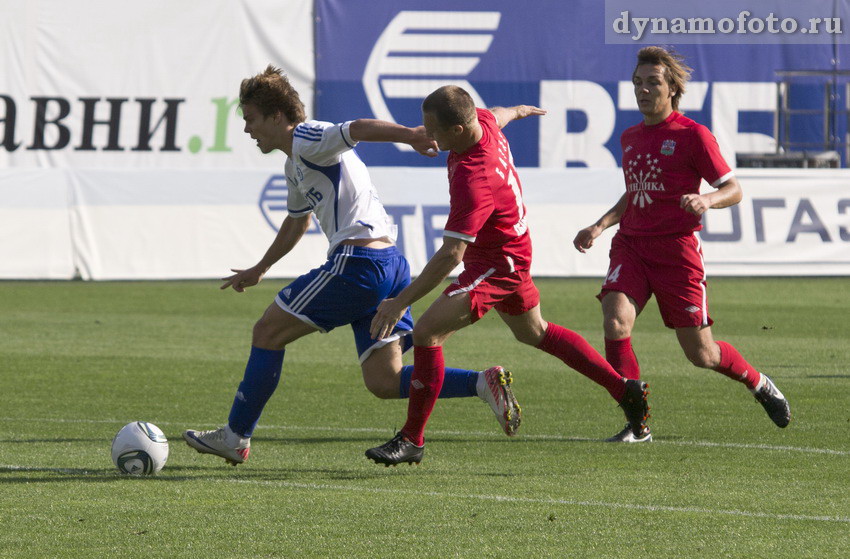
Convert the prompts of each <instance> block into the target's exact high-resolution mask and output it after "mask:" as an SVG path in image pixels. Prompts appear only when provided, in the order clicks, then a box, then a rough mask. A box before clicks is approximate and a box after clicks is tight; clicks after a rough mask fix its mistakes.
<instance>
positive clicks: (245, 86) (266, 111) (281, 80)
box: [239, 64, 307, 124]
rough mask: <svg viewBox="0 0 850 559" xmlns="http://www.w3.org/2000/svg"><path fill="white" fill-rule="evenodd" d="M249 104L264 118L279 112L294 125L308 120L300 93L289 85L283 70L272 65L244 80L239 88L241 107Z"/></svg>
mask: <svg viewBox="0 0 850 559" xmlns="http://www.w3.org/2000/svg"><path fill="white" fill-rule="evenodd" d="M247 104H251V105H254V106H256V107H257V109H258V110H259V111H260V113H261V114H262V115H263V117H268V116H271V115H273V114H275V113H277V112H278V111H279V112H281V113H283V116H285V117H286V118H287V119H288V120H289V122H291V123H293V124H298V123H300V122H304V121H305V120H306V119H307V117H306V113H305V112H304V103H302V102H301V98H300V97H299V96H298V92H297V91H295V88H294V87H292V84H291V83H289V79H287V77H286V75H284V73H283V70H281V69H280V68H276V67H275V66H272V65H271V64H269V65H268V67H266V70H265V71H264V72H262V73H260V74H257V75H256V76H253V77H251V78H246V79H244V80H242V84H241V85H240V86H239V105H240V106H241V105H247Z"/></svg>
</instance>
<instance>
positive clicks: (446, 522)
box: [0, 278, 850, 559]
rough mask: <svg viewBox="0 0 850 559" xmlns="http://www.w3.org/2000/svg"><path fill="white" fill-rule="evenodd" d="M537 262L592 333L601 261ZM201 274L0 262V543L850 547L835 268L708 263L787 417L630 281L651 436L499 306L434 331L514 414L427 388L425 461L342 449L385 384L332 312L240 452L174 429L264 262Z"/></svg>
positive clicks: (570, 319)
mask: <svg viewBox="0 0 850 559" xmlns="http://www.w3.org/2000/svg"><path fill="white" fill-rule="evenodd" d="M538 284H539V287H540V290H541V293H542V296H543V314H544V316H545V317H546V318H547V319H549V320H551V321H553V322H558V323H560V324H563V325H565V326H567V327H570V328H572V329H574V330H577V331H579V332H581V333H582V334H584V335H585V336H586V337H587V338H588V339H589V340H590V341H591V343H593V344H594V346H595V347H597V348H601V347H602V329H601V313H600V310H599V305H598V303H597V302H596V301H595V300H594V299H593V295H594V294H595V293H596V289H597V285H598V281H595V280H542V281H539V282H538ZM217 285H218V284H216V283H210V282H162V283H157V282H151V283H135V282H134V283H83V282H68V283H64V282H59V283H57V282H0V403H2V404H0V426H2V433H0V525H2V530H0V558H9V557H16V558H17V557H22V558H64V557H69V558H89V557H98V558H114V557H123V556H131V557H163V558H205V559H206V558H219V557H238V558H265V557H402V556H405V557H592V558H596V557H635V558H637V557H642V558H648V557H652V558H657V557H670V558H682V557H700V558H706V557H741V558H754V557H765V558H768V557H769V558H780V557H788V558H795V559H796V558H801V557H812V558H818V559H822V558H828V557H847V553H848V551H847V550H848V549H850V481H848V469H850V468H849V467H848V466H850V441H848V436H847V433H848V430H850V410H848V402H850V372H848V368H847V363H848V360H850V339H848V338H850V336H848V327H847V316H848V314H850V297H848V294H850V289H848V282H847V279H845V278H835V279H725V278H720V279H715V280H713V281H712V282H711V283H710V285H709V297H710V299H709V300H710V303H711V309H712V315H713V317H714V319H715V321H716V322H717V323H716V324H715V326H714V333H715V337H716V338H717V339H723V340H727V341H729V342H731V343H733V344H734V345H735V346H736V347H738V349H739V350H740V351H741V352H742V353H743V354H744V356H745V357H746V358H747V359H748V360H749V361H750V362H751V363H753V364H754V365H755V366H756V367H758V368H759V369H760V370H762V371H763V372H766V373H768V374H770V375H771V376H772V378H773V379H774V380H775V382H776V384H777V385H778V386H779V388H780V389H781V390H782V391H783V392H784V393H785V395H786V396H787V397H788V399H789V401H790V403H791V406H792V411H793V420H792V423H791V425H790V426H789V427H788V428H787V429H784V430H781V429H778V428H776V427H775V426H774V425H773V423H771V421H770V420H769V419H768V417H767V415H766V414H765V413H764V411H763V410H762V408H761V406H760V405H758V404H757V403H756V402H755V400H754V399H753V398H752V396H750V394H749V393H748V392H747V391H746V389H745V388H744V387H743V386H742V385H740V384H738V383H736V382H733V381H731V380H729V379H727V378H725V377H723V376H721V375H719V374H716V373H713V372H711V371H704V370H700V369H696V368H694V367H693V366H692V365H690V364H689V363H688V362H687V361H686V359H685V357H684V356H683V354H682V353H681V350H680V349H679V347H678V345H677V344H676V341H675V336H674V334H673V333H672V332H671V331H669V330H667V329H665V328H664V327H663V326H662V325H661V321H660V318H659V316H658V312H657V310H656V308H655V303H654V302H651V303H650V304H649V306H648V308H647V309H646V312H645V313H644V314H643V315H642V316H641V317H640V318H639V319H638V324H637V328H636V333H635V335H634V344H635V348H636V351H637V353H638V358H639V360H640V363H641V366H642V368H643V371H644V378H645V379H646V380H648V381H649V383H650V390H651V396H650V399H651V405H652V419H651V421H650V424H651V426H652V429H653V434H654V437H655V442H653V443H652V444H645V445H613V444H606V443H601V442H599V441H600V439H602V438H604V437H607V436H610V435H611V434H613V433H614V432H616V431H617V430H619V429H620V428H621V427H622V424H623V419H622V414H621V413H620V412H619V410H618V408H617V407H616V406H615V405H614V404H613V402H612V401H611V400H610V399H609V397H608V395H607V393H606V392H605V391H604V390H603V389H602V388H600V387H599V386H596V385H595V384H593V383H592V382H590V381H589V380H587V379H585V378H584V377H582V376H581V375H579V374H578V373H576V372H574V371H572V370H569V369H567V368H566V367H565V366H564V365H563V364H562V363H560V362H559V361H557V360H556V359H555V358H553V357H551V356H549V355H547V354H544V353H542V352H539V351H536V350H534V349H532V348H529V347H526V346H521V345H520V344H519V343H517V342H514V341H513V340H512V339H511V337H510V335H509V332H508V330H507V328H506V327H505V326H503V325H502V324H501V322H500V321H499V320H498V317H497V316H495V314H494V315H492V316H487V317H485V319H484V320H482V321H481V323H479V324H477V325H476V326H474V327H472V328H468V329H466V330H464V331H462V332H460V333H458V334H457V335H456V336H455V337H453V338H452V339H451V340H450V341H449V342H448V344H447V345H446V348H445V355H446V362H447V364H449V365H452V366H464V367H469V368H476V369H480V368H485V367H487V366H490V365H494V364H502V365H504V366H505V367H507V368H509V369H510V370H512V371H513V372H514V378H515V384H514V388H515V393H516V395H517V397H518V398H519V400H520V403H521V404H522V407H523V411H524V418H523V425H522V428H521V429H520V433H519V435H518V436H517V437H515V438H513V439H508V438H507V437H505V436H504V435H503V434H501V432H500V431H499V429H498V426H497V424H496V421H495V419H494V418H493V416H492V413H491V412H490V410H489V408H488V407H487V406H486V404H484V403H482V402H481V401H479V400H477V399H454V400H443V401H440V402H438V404H437V407H436V409H435V412H434V415H433V416H432V420H431V423H430V424H429V431H428V433H427V435H428V447H427V453H426V456H425V460H424V461H423V462H422V464H421V465H420V466H418V467H409V466H403V467H398V468H384V467H379V466H376V465H375V464H373V463H372V462H370V461H367V460H366V459H365V457H364V456H363V452H364V451H365V450H366V449H367V448H369V447H370V446H374V445H375V444H378V443H381V442H384V441H385V440H386V439H388V438H389V437H390V436H392V435H393V433H394V429H396V428H398V427H400V426H401V425H402V424H403V422H404V417H405V413H406V406H407V404H406V401H400V400H397V401H386V400H383V401H382V400H378V399H376V398H374V397H373V396H371V395H370V394H369V393H368V392H367V391H366V389H365V388H364V387H363V384H362V381H361V379H360V372H359V367H358V365H357V361H356V354H355V351H354V343H353V340H352V339H351V334H350V331H349V330H347V329H339V330H337V331H334V332H332V333H330V334H328V335H318V334H317V335H313V336H309V337H307V338H304V339H302V340H299V341H298V342H296V343H295V344H293V345H291V346H290V347H289V348H288V351H287V356H286V362H285V366H284V374H283V380H282V381H281V384H280V386H279V388H278V390H277V393H276V394H275V396H274V397H273V398H272V400H271V401H270V403H269V405H268V407H267V408H266V411H265V414H264V415H263V418H262V420H261V425H260V427H259V428H258V429H257V432H256V433H255V437H254V441H253V449H252V450H253V452H252V455H251V460H250V461H249V462H247V463H246V464H244V465H242V466H239V467H238V468H232V467H230V466H227V465H226V464H225V463H224V461H223V460H221V459H217V458H214V457H211V456H208V455H200V454H198V453H196V452H195V451H194V450H192V449H190V448H189V447H187V446H186V445H185V444H184V443H183V442H182V440H181V439H180V433H181V431H182V430H183V429H186V428H211V427H217V426H220V425H221V424H223V423H224V421H225V420H226V417H227V414H228V411H229V409H230V403H231V401H232V398H233V394H234V391H235V388H236V385H237V384H238V382H239V380H240V379H241V376H242V371H243V370H244V363H245V359H246V357H247V351H248V348H249V345H250V332H251V326H252V325H253V323H254V321H255V320H256V318H257V317H259V315H260V313H261V312H262V310H263V309H264V308H265V307H266V306H267V305H268V303H269V302H270V301H271V299H272V297H273V294H274V293H275V292H276V290H277V289H279V288H280V287H281V286H282V285H283V282H281V281H280V280H268V281H266V282H264V283H263V284H262V285H261V286H259V287H258V288H255V289H254V290H252V291H249V292H247V293H245V294H243V295H238V294H235V293H233V292H227V293H222V292H219V290H218V289H217ZM432 298H433V295H432V296H429V297H427V298H426V299H425V301H426V302H427V301H430V300H431V299H432ZM424 308H425V305H424V304H423V305H420V306H418V307H417V308H415V309H414V314H415V315H417V316H418V315H419V314H421V312H422V310H424ZM137 419H142V420H146V421H150V422H153V423H155V424H157V425H158V426H159V427H161V428H162V429H163V430H164V431H165V433H166V435H167V436H168V438H169V440H170V442H171V447H170V450H171V454H170V457H169V460H168V464H167V466H166V468H165V469H164V470H163V471H162V472H161V474H160V475H159V476H157V477H154V478H130V477H126V476H122V475H120V474H118V473H117V471H116V470H114V468H113V466H112V462H111V460H110V453H109V450H110V442H111V439H112V437H113V435H114V434H115V433H116V432H117V431H118V429H119V428H120V427H121V426H122V425H124V424H125V423H127V422H129V421H132V420H137ZM842 549H843V550H844V551H841V550H842Z"/></svg>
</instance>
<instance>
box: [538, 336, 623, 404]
mask: <svg viewBox="0 0 850 559" xmlns="http://www.w3.org/2000/svg"><path fill="white" fill-rule="evenodd" d="M537 348H538V349H542V350H543V351H545V352H546V353H549V354H551V355H554V356H555V357H557V358H558V359H560V360H561V361H563V362H564V363H566V364H567V365H568V366H570V367H572V368H573V369H575V370H576V371H578V372H580V373H581V374H583V375H584V376H586V377H587V378H589V379H590V380H592V381H593V382H595V383H596V384H600V385H602V386H603V387H605V389H606V390H607V391H608V393H609V394H611V397H612V398H614V399H615V400H616V401H617V402H619V401H620V400H622V399H623V394H625V390H626V388H625V384H624V383H623V377H622V376H620V374H619V373H617V371H615V370H614V369H613V368H612V367H611V364H610V363H608V362H607V361H605V359H604V358H603V357H602V356H601V355H599V352H598V351H596V350H595V349H593V346H591V345H590V344H589V343H587V340H585V339H584V338H582V337H581V336H580V335H578V334H577V333H575V332H573V331H572V330H567V329H566V328H564V327H563V326H559V325H557V324H555V323H553V322H550V323H549V327H548V328H547V329H546V334H545V335H544V336H543V340H542V341H541V342H540V344H538V346H537Z"/></svg>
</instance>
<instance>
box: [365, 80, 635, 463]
mask: <svg viewBox="0 0 850 559" xmlns="http://www.w3.org/2000/svg"><path fill="white" fill-rule="evenodd" d="M542 114H545V111H543V110H541V109H538V108H537V107H530V106H527V105H520V106H516V107H510V108H503V107H497V108H494V109H491V110H486V109H476V108H475V104H474V102H473V101H472V98H471V97H470V96H469V93H467V92H466V91H464V90H463V89H461V88H460V87H457V86H445V87H441V88H440V89H438V90H436V91H434V92H433V93H431V94H430V95H429V96H428V97H426V98H425V100H424V101H423V103H422V117H423V122H424V125H425V131H426V132H427V133H428V135H429V137H431V138H433V139H434V140H436V141H437V145H438V146H439V147H440V149H443V150H450V153H449V157H448V171H449V194H450V199H451V205H450V210H449V218H448V222H447V223H446V227H445V231H444V233H443V246H442V247H441V248H440V249H439V250H438V251H437V252H436V254H434V256H433V257H432V258H431V260H429V261H428V263H427V264H426V266H425V268H424V269H423V270H422V273H421V274H420V275H419V277H417V278H416V279H415V280H414V281H413V282H412V283H411V284H410V285H409V286H407V287H406V288H405V289H404V290H402V291H401V293H399V294H398V296H396V297H395V298H393V299H386V300H384V301H383V302H382V303H381V304H380V305H379V306H378V311H377V313H376V315H375V317H374V318H373V320H372V329H371V335H372V337H373V338H381V337H382V336H384V334H385V333H386V332H389V331H391V330H392V329H393V327H394V326H395V324H396V322H397V321H398V320H399V319H400V318H401V316H402V315H403V313H404V309H406V308H407V307H408V306H409V305H411V304H412V303H414V302H415V301H417V300H419V299H421V298H422V297H424V296H425V295H427V294H428V293H429V292H430V291H431V290H432V289H433V288H435V287H436V286H437V285H439V284H440V282H442V281H443V280H444V279H445V278H446V276H448V275H449V273H450V272H451V271H452V270H454V269H455V267H457V266H458V264H460V263H461V262H463V272H462V273H461V274H460V276H459V277H458V278H457V280H456V281H455V282H454V283H452V284H451V285H450V286H449V287H448V288H446V289H445V291H443V293H442V294H441V295H440V296H439V297H438V298H437V300H436V301H434V303H433V304H432V305H431V307H430V308H429V309H428V310H427V311H425V313H424V314H423V315H422V317H421V318H420V319H419V320H418V321H417V323H416V324H415V325H414V328H413V348H414V364H413V375H412V377H411V383H410V384H411V390H410V401H409V403H408V415H407V422H406V423H405V425H404V427H402V429H401V431H400V432H399V433H398V434H397V435H396V436H395V437H394V438H393V439H392V440H390V441H389V442H387V443H385V444H383V445H381V446H379V447H376V448H371V449H369V450H368V451H366V456H367V457H368V458H370V459H372V460H374V461H375V462H377V463H380V464H386V465H388V466H389V465H395V464H398V463H400V462H408V463H418V462H419V461H420V460H421V459H422V455H423V454H424V436H423V434H424V430H425V424H426V422H427V421H428V417H429V416H430V415H431V411H432V409H433V407H434V404H435V402H436V399H437V394H439V392H440V386H441V385H442V382H443V376H444V365H443V348H442V345H443V343H444V342H445V341H446V340H447V339H448V338H449V336H451V335H452V334H453V333H454V332H456V331H458V330H460V329H461V328H464V327H465V326H468V325H470V324H473V323H475V322H476V321H477V320H479V319H480V318H481V317H482V316H484V314H485V313H486V312H487V311H488V310H490V309H491V308H494V307H495V309H496V311H497V312H498V313H499V316H500V317H501V318H502V320H503V321H504V322H505V324H507V325H508V327H509V328H510V329H511V331H512V332H513V334H514V336H515V337H516V339H517V340H519V341H521V342H523V343H526V344H529V345H532V346H534V347H537V348H539V349H541V350H543V351H546V352H548V353H550V354H552V355H554V356H556V357H558V358H560V359H561V360H562V361H563V362H564V363H566V364H567V365H569V366H570V367H572V368H574V369H576V370H578V371H579V372H581V373H583V374H584V375H586V376H588V377H590V378H591V379H593V380H594V381H596V382H597V383H599V384H601V385H602V386H604V387H605V388H606V389H607V390H608V392H609V393H610V394H611V396H612V397H613V398H614V399H615V400H616V401H617V402H619V403H620V406H621V407H622V408H623V411H624V412H625V414H626V418H627V420H628V421H629V422H630V423H631V424H632V425H635V430H636V431H637V432H638V433H640V432H641V430H643V429H645V428H646V423H645V422H646V418H647V411H648V407H647V405H646V383H644V382H642V381H640V380H627V379H625V378H623V377H622V376H621V375H620V374H619V373H617V372H616V371H615V370H614V369H613V368H612V367H611V365H609V364H608V362H606V361H605V359H603V358H602V356H601V355H600V354H599V353H597V351H596V350H595V349H593V347H591V345H590V344H589V343H587V341H586V340H585V339H584V338H582V337H581V336H579V335H578V334H576V333H575V332H572V331H570V330H567V329H566V328H564V327H562V326H559V325H557V324H552V323H550V322H546V321H545V320H544V319H543V317H542V316H541V314H540V294H539V293H538V291H537V287H535V285H534V282H533V281H532V279H531V275H530V273H529V270H530V267H531V237H530V235H529V233H528V226H527V224H526V215H525V204H524V203H523V200H522V187H521V186H520V182H519V177H518V175H517V172H516V169H515V168H514V165H513V158H512V157H511V151H510V147H509V146H508V141H507V140H506V139H505V136H504V135H503V134H502V131H501V129H502V128H503V127H504V126H505V125H507V124H508V123H509V122H511V121H513V120H516V119H521V118H525V117H527V116H531V115H542ZM509 381H510V379H509V377H506V378H504V379H503V382H505V383H507V382H509ZM506 414H508V417H506V420H508V421H509V422H518V421H519V409H518V408H517V409H513V410H512V409H508V410H506Z"/></svg>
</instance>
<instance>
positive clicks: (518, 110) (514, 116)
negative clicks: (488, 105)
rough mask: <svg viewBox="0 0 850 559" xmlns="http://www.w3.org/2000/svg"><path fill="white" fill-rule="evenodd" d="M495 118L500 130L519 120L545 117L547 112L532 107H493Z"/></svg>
mask: <svg viewBox="0 0 850 559" xmlns="http://www.w3.org/2000/svg"><path fill="white" fill-rule="evenodd" d="M490 112H491V113H493V116H495V117H496V122H498V123H499V128H504V127H505V126H507V125H508V123H509V122H511V121H513V120H519V119H521V118H525V117H527V116H531V115H536V116H540V115H545V114H546V111H545V110H544V109H541V108H540V107H533V106H531V105H517V106H515V107H493V108H492V109H490Z"/></svg>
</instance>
